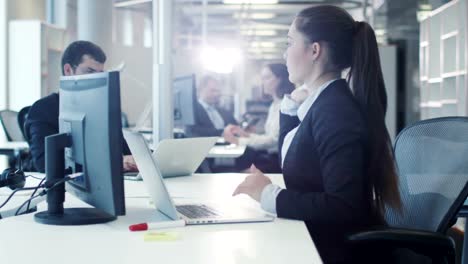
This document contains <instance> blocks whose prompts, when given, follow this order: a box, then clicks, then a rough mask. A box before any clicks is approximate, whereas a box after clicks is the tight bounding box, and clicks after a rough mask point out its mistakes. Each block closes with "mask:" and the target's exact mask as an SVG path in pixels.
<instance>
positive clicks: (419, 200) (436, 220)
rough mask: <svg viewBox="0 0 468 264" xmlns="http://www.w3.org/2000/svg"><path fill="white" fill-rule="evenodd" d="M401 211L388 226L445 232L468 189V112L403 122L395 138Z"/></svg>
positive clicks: (389, 215) (389, 218) (390, 214)
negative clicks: (413, 122) (466, 115)
mask: <svg viewBox="0 0 468 264" xmlns="http://www.w3.org/2000/svg"><path fill="white" fill-rule="evenodd" d="M394 152H395V159H396V163H397V166H398V173H399V184H400V186H399V187H400V195H401V199H402V204H403V211H402V214H398V213H396V212H395V211H393V210H391V209H390V210H387V212H386V215H385V217H386V220H387V222H388V224H389V225H390V226H393V227H399V228H411V229H419V230H425V231H433V232H445V231H446V230H447V229H448V228H449V227H450V226H451V224H452V221H453V219H454V218H455V217H456V214H457V213H458V210H459V209H460V207H461V206H462V205H463V202H464V200H465V199H466V197H467V195H468V185H467V182H468V118H466V117H443V118H435V119H429V120H424V121H420V122H417V123H416V124H414V125H411V126H409V127H407V128H405V129H404V130H403V131H402V132H401V133H400V134H399V135H398V137H397V139H396V142H395V148H394Z"/></svg>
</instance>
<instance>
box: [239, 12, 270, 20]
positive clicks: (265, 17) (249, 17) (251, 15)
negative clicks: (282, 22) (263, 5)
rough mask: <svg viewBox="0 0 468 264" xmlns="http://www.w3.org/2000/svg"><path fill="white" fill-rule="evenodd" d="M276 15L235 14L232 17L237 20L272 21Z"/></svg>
mask: <svg viewBox="0 0 468 264" xmlns="http://www.w3.org/2000/svg"><path fill="white" fill-rule="evenodd" d="M275 16H276V15H275V14H274V13H234V15H233V16H232V17H233V18H236V19H240V18H243V19H272V18H274V17H275Z"/></svg>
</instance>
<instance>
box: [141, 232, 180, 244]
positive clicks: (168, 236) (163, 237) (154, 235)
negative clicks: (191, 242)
mask: <svg viewBox="0 0 468 264" xmlns="http://www.w3.org/2000/svg"><path fill="white" fill-rule="evenodd" d="M179 238H180V235H179V233H176V232H147V233H146V234H145V236H144V241H145V242H152V241H175V240H179Z"/></svg>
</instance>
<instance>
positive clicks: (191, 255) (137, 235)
mask: <svg viewBox="0 0 468 264" xmlns="http://www.w3.org/2000/svg"><path fill="white" fill-rule="evenodd" d="M244 177H245V174H199V175H195V176H193V177H181V178H171V179H167V180H166V182H167V186H168V189H169V191H170V193H171V195H172V196H173V197H174V199H175V200H176V202H177V201H183V200H185V199H189V200H190V201H196V200H206V199H210V200H211V201H213V200H216V201H224V202H233V203H241V204H244V205H247V206H258V204H256V203H255V202H253V201H252V200H251V199H250V198H248V197H246V196H244V195H242V196H237V197H235V198H231V193H232V191H233V190H234V188H235V187H236V186H237V184H238V183H240V182H241V181H242V180H243V178H244ZM273 181H274V182H275V183H277V184H281V185H283V181H282V177H281V176H280V175H274V176H273ZM125 188H126V189H125V193H126V203H127V204H126V207H127V215H126V216H122V217H119V218H118V219H117V220H116V221H113V222H110V223H107V224H100V225H90V226H49V225H42V224H38V223H35V222H34V220H33V214H29V215H22V216H17V217H10V218H5V219H2V220H0V259H1V263H8V264H15V263H34V264H40V263H67V264H74V263H77V264H78V263H79V264H83V263H184V264H187V263H203V264H205V263H223V264H231V263H232V264H233V263H255V264H257V263H266V264H274V263H321V260H320V257H319V256H318V253H317V250H316V248H315V246H314V243H313V242H312V240H311V239H310V236H309V234H308V232H307V228H306V227H305V225H304V223H303V222H301V221H294V220H286V219H275V221H274V222H269V223H251V224H245V223H244V224H223V225H204V226H186V227H181V228H173V229H166V230H161V232H168V231H173V232H177V233H178V234H179V235H180V238H179V239H178V240H176V241H155V242H144V241H143V236H144V232H130V231H128V226H129V225H130V224H134V223H139V222H145V221H151V220H155V219H157V218H158V215H157V213H156V211H155V210H154V209H152V208H151V207H150V205H149V203H148V198H147V193H146V190H145V188H144V186H143V185H142V182H131V181H126V183H125ZM1 198H4V197H0V199H1ZM17 199H24V196H22V197H21V196H19V197H18V198H17ZM80 205H83V203H82V202H81V201H79V200H77V199H76V198H74V197H72V196H70V195H68V196H67V201H66V203H65V206H66V207H71V206H80ZM39 207H40V208H39V210H43V209H45V204H40V205H39Z"/></svg>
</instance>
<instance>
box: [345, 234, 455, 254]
mask: <svg viewBox="0 0 468 264" xmlns="http://www.w3.org/2000/svg"><path fill="white" fill-rule="evenodd" d="M348 241H349V242H350V243H351V244H352V245H354V246H371V247H374V248H384V249H385V248H386V249H389V248H408V249H411V250H413V251H414V252H418V253H420V254H423V255H426V256H434V255H438V256H444V255H452V256H454V255H455V243H454V242H453V240H452V239H451V238H450V237H448V236H445V235H443V234H439V233H435V232H427V231H416V230H408V229H396V228H386V229H380V230H369V231H364V232H359V233H355V234H352V235H350V236H348Z"/></svg>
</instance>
